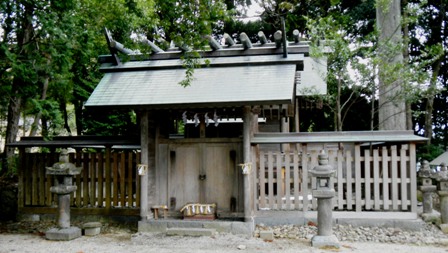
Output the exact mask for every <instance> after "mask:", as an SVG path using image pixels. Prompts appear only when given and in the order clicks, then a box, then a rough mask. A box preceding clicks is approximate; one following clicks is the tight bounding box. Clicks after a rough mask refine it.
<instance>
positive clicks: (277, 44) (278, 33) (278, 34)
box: [274, 30, 283, 48]
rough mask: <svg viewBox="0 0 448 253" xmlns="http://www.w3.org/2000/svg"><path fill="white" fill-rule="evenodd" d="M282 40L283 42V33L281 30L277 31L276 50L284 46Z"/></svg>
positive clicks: (275, 37) (275, 34) (275, 35)
mask: <svg viewBox="0 0 448 253" xmlns="http://www.w3.org/2000/svg"><path fill="white" fill-rule="evenodd" d="M282 40H283V35H282V31H280V30H278V31H276V32H275V33H274V41H275V47H276V48H280V47H281V46H282Z"/></svg>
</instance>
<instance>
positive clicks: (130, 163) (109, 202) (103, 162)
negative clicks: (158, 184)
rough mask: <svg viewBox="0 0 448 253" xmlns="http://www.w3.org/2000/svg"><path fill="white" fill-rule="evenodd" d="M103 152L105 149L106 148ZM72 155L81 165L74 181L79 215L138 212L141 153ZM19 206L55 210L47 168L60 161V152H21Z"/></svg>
mask: <svg viewBox="0 0 448 253" xmlns="http://www.w3.org/2000/svg"><path fill="white" fill-rule="evenodd" d="M103 151H104V150H103ZM103 151H100V152H77V153H71V154H70V162H72V163H74V164H75V165H76V166H77V167H82V171H81V174H80V175H77V176H76V177H75V178H74V180H73V184H74V185H76V186H77V190H76V191H75V192H74V193H72V194H71V208H72V210H74V212H75V213H78V214H102V215H107V214H116V215H138V213H139V205H140V177H138V176H137V173H136V165H137V164H138V163H140V152H135V151H133V150H114V151H111V149H105V151H104V152H103ZM19 159H20V165H19V193H18V206H19V211H21V212H25V213H26V212H30V213H48V212H50V213H51V212H55V210H56V209H55V208H54V207H55V206H56V205H57V196H56V194H53V193H51V192H50V187H51V186H53V185H54V178H53V176H51V175H46V173H45V167H51V166H53V164H54V163H55V162H57V161H58V154H57V153H26V152H21V153H20V158H19Z"/></svg>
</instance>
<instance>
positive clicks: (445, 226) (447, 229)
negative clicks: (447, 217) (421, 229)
mask: <svg viewBox="0 0 448 253" xmlns="http://www.w3.org/2000/svg"><path fill="white" fill-rule="evenodd" d="M440 230H442V232H443V233H444V234H448V224H440Z"/></svg>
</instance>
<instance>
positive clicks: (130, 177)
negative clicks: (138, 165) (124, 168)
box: [127, 152, 134, 207]
mask: <svg viewBox="0 0 448 253" xmlns="http://www.w3.org/2000/svg"><path fill="white" fill-rule="evenodd" d="M133 154H134V153H132V152H129V153H128V184H127V185H128V186H127V187H128V207H132V206H133V202H134V196H133V194H132V192H133V185H132V181H133V178H134V177H133V175H132V174H133V173H132V172H133V171H134V170H133V166H132V163H133V162H132V161H133V159H134V157H133Z"/></svg>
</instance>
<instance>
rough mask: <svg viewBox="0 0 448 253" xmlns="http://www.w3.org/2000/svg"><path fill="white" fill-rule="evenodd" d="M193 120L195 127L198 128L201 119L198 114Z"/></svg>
mask: <svg viewBox="0 0 448 253" xmlns="http://www.w3.org/2000/svg"><path fill="white" fill-rule="evenodd" d="M193 120H194V126H195V127H197V126H198V125H199V117H198V114H197V113H196V114H195V115H194V117H193Z"/></svg>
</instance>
